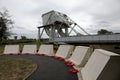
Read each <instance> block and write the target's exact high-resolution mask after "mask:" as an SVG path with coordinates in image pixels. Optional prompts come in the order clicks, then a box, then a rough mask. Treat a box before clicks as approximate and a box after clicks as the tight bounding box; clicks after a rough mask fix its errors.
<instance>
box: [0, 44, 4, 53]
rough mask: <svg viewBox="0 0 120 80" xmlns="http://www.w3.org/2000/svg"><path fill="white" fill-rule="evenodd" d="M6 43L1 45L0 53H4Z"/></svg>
mask: <svg viewBox="0 0 120 80" xmlns="http://www.w3.org/2000/svg"><path fill="white" fill-rule="evenodd" d="M4 47H5V45H0V54H1V53H3V50H4Z"/></svg>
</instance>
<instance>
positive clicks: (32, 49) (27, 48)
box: [22, 45, 37, 54]
mask: <svg viewBox="0 0 120 80" xmlns="http://www.w3.org/2000/svg"><path fill="white" fill-rule="evenodd" d="M36 50H37V47H36V45H24V47H23V50H22V54H35V53H36Z"/></svg>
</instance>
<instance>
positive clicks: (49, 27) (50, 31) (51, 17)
mask: <svg viewBox="0 0 120 80" xmlns="http://www.w3.org/2000/svg"><path fill="white" fill-rule="evenodd" d="M42 20H43V26H41V27H38V29H39V32H38V33H39V38H41V36H42V34H43V31H44V30H45V32H46V33H47V35H48V36H49V37H50V38H51V39H53V38H54V37H67V36H70V34H71V32H72V31H73V32H74V33H75V35H76V36H78V35H83V34H87V35H88V33H87V32H86V31H85V30H84V29H83V28H82V27H81V26H79V25H78V24H77V23H75V22H74V21H73V20H72V19H70V18H69V17H68V16H67V15H66V14H63V13H60V12H57V11H54V10H52V11H50V12H48V13H45V14H43V15H42ZM76 27H77V28H78V29H80V30H81V31H82V33H80V32H79V31H77V30H76V29H75V28H76ZM40 28H43V29H42V32H41V33H40Z"/></svg>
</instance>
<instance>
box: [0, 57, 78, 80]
mask: <svg viewBox="0 0 120 80" xmlns="http://www.w3.org/2000/svg"><path fill="white" fill-rule="evenodd" d="M1 58H23V59H30V60H32V61H33V62H35V63H36V64H37V70H36V71H35V72H33V73H32V75H30V76H29V77H28V78H27V79H26V80H78V77H77V75H76V74H70V73H69V72H68V70H69V69H70V68H72V67H67V66H66V65H65V64H64V62H61V61H58V60H56V59H54V58H52V57H48V56H35V55H5V56H0V59H1Z"/></svg>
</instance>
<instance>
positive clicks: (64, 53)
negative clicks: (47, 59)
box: [55, 45, 73, 59]
mask: <svg viewBox="0 0 120 80" xmlns="http://www.w3.org/2000/svg"><path fill="white" fill-rule="evenodd" d="M72 49H73V46H72V45H60V46H59V48H58V50H57V52H56V54H55V56H58V57H62V58H65V59H66V58H68V57H69V56H70V54H71V52H72Z"/></svg>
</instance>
